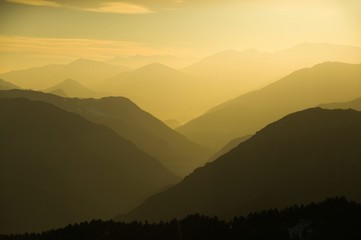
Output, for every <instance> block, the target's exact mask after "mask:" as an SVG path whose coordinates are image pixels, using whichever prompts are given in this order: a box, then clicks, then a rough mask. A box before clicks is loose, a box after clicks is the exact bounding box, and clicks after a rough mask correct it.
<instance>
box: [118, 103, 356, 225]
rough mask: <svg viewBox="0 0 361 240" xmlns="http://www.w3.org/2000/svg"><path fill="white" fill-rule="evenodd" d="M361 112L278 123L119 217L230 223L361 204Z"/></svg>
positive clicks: (306, 114) (316, 113)
mask: <svg viewBox="0 0 361 240" xmlns="http://www.w3.org/2000/svg"><path fill="white" fill-rule="evenodd" d="M360 139H361V112H358V111H354V110H324V109H321V108H313V109H308V110H304V111H301V112H297V113H293V114H290V115H288V116H286V117H284V118H282V119H280V120H279V121H276V122H274V123H272V124H270V125H268V126H267V127H265V128H264V129H262V130H261V131H259V132H257V133H256V134H255V135H254V136H253V137H251V138H250V139H249V140H247V141H245V142H243V143H241V144H240V145H239V146H238V147H236V148H234V149H233V150H231V151H230V152H229V153H228V154H225V155H223V156H222V157H220V158H218V159H217V160H215V161H213V162H211V163H208V164H207V165H206V166H205V167H202V168H199V169H197V170H196V171H194V172H193V173H192V174H191V175H189V176H187V177H186V178H185V179H184V180H183V181H182V182H180V183H179V184H177V185H176V186H174V187H172V188H170V189H168V190H166V191H164V192H162V193H159V194H156V195H154V196H152V197H150V198H148V199H147V200H146V201H145V202H144V203H143V204H141V205H140V206H139V207H137V208H136V209H134V210H132V211H131V212H129V213H128V214H126V215H123V216H120V217H118V218H117V219H119V220H127V221H131V220H135V219H137V220H145V219H146V220H150V221H159V220H161V219H162V220H169V219H172V218H182V217H185V216H186V215H188V214H191V213H200V214H205V215H208V216H213V215H217V216H219V217H222V218H230V219H231V218H232V217H233V216H236V215H239V214H247V213H248V212H250V211H258V210H260V209H269V208H276V207H277V208H280V207H285V206H288V205H290V204H294V203H308V202H310V201H320V200H322V199H325V198H327V197H330V196H346V197H347V198H349V199H352V200H357V201H361V148H360Z"/></svg>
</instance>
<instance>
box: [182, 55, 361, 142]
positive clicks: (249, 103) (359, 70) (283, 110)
mask: <svg viewBox="0 0 361 240" xmlns="http://www.w3.org/2000/svg"><path fill="white" fill-rule="evenodd" d="M360 79H361V64H346V63H332V62H329V63H323V64H318V65H316V66H314V67H312V68H305V69H301V70H299V71H296V72H294V73H292V74H290V75H288V76H287V77H285V78H283V79H281V80H279V81H277V82H275V83H273V84H270V85H268V86H266V87H264V88H262V89H260V90H257V91H253V92H250V93H247V94H244V95H241V96H239V97H237V98H235V99H232V100H230V101H227V102H225V103H223V104H221V105H219V106H217V107H214V108H213V109H211V110H209V111H208V112H206V113H205V114H204V115H202V116H200V117H198V118H196V119H194V120H192V121H190V122H188V123H187V124H185V125H183V126H181V127H179V128H177V131H179V132H180V133H182V134H183V135H185V136H187V137H188V138H189V139H191V140H193V141H195V142H197V143H200V144H202V145H204V146H208V147H211V148H214V149H219V148H221V147H222V146H224V145H225V144H226V143H227V142H229V141H230V140H232V139H234V138H236V137H239V136H244V135H248V134H253V133H255V132H256V131H258V130H259V129H261V128H262V127H264V126H265V125H266V124H268V123H270V122H272V121H275V120H277V119H279V118H280V117H282V116H284V115H286V114H288V113H291V112H294V111H299V110H302V109H305V108H310V107H314V106H318V105H319V104H322V103H328V102H338V101H349V100H352V99H354V98H356V97H359V96H360V89H361V81H360Z"/></svg>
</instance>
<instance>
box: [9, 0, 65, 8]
mask: <svg viewBox="0 0 361 240" xmlns="http://www.w3.org/2000/svg"><path fill="white" fill-rule="evenodd" d="M6 1H7V2H10V3H17V4H23V5H31V6H44V7H61V5H60V4H58V3H56V2H52V1H47V0H6Z"/></svg>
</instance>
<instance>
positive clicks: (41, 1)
mask: <svg viewBox="0 0 361 240" xmlns="http://www.w3.org/2000/svg"><path fill="white" fill-rule="evenodd" d="M6 1H7V2H9V3H16V4H23V5H31V6H43V7H57V8H59V7H62V8H69V9H76V10H79V11H89V12H99V13H115V14H148V13H153V12H154V11H152V10H151V9H149V8H147V7H145V6H141V5H137V4H133V3H127V2H101V3H99V4H96V5H95V6H94V7H80V6H75V5H71V4H67V3H62V2H55V1H51V0H6Z"/></svg>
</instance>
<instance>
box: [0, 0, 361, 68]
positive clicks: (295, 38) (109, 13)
mask: <svg viewBox="0 0 361 240" xmlns="http://www.w3.org/2000/svg"><path fill="white" fill-rule="evenodd" d="M360 29H361V1H360V0H183V1H182V0H123V1H116V0H106V1H100V0H0V72H3V71H7V70H11V69H17V68H23V67H30V66H38V65H43V64H47V63H66V62H69V61H71V60H73V59H76V58H80V57H82V58H91V59H96V60H107V59H111V58H113V57H116V56H130V55H136V54H139V55H153V54H155V55H164V54H169V55H175V56H185V57H190V56H191V57H203V56H205V55H209V54H212V53H215V52H218V51H222V50H227V49H236V50H243V49H247V48H256V49H258V50H261V51H273V50H276V49H281V48H286V47H291V46H292V45H295V44H298V43H301V42H304V41H309V42H330V43H337V44H345V45H356V46H361V31H360Z"/></svg>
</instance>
